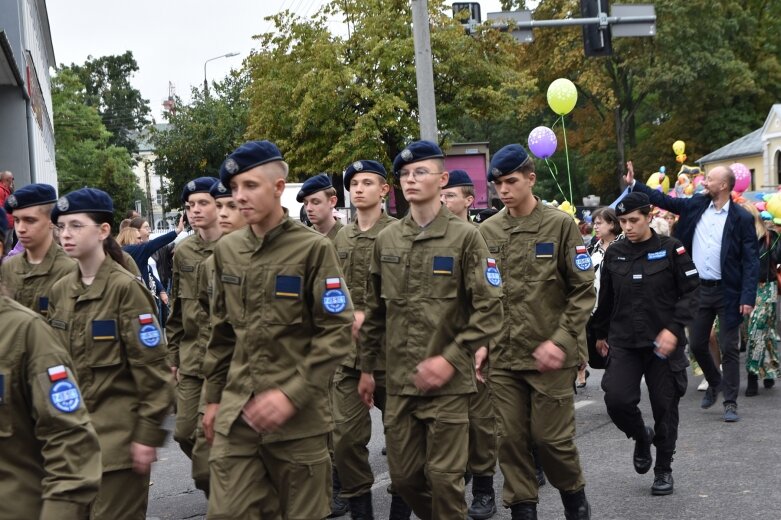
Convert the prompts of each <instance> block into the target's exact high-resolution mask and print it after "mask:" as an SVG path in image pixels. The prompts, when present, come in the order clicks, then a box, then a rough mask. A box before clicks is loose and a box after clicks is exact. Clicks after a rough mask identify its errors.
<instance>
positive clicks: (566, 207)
mask: <svg viewBox="0 0 781 520" xmlns="http://www.w3.org/2000/svg"><path fill="white" fill-rule="evenodd" d="M559 209H560V210H561V211H563V212H564V213H569V214H570V215H572V216H575V206H573V205H572V204H570V203H569V201H568V200H565V201H564V202H562V203H561V204H559Z"/></svg>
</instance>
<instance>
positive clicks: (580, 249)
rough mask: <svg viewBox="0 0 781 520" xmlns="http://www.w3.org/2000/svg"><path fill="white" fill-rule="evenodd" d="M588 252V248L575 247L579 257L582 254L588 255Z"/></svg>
mask: <svg viewBox="0 0 781 520" xmlns="http://www.w3.org/2000/svg"><path fill="white" fill-rule="evenodd" d="M587 251H588V249H586V246H575V253H576V254H578V255H579V254H582V253H586V252H587Z"/></svg>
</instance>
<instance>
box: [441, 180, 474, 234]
mask: <svg viewBox="0 0 781 520" xmlns="http://www.w3.org/2000/svg"><path fill="white" fill-rule="evenodd" d="M448 173H449V175H448V179H447V184H446V185H445V187H444V188H442V195H441V199H442V204H444V205H445V206H446V207H447V209H449V210H450V212H451V213H452V214H453V215H455V216H457V217H458V218H460V219H461V220H465V221H467V222H469V208H471V207H472V204H474V202H475V183H474V182H473V181H472V179H471V178H470V177H469V174H468V173H467V172H466V171H465V170H453V171H450V172H448Z"/></svg>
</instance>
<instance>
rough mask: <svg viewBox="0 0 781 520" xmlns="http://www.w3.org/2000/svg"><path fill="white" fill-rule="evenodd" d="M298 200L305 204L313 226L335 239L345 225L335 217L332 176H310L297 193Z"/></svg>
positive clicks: (334, 193)
mask: <svg viewBox="0 0 781 520" xmlns="http://www.w3.org/2000/svg"><path fill="white" fill-rule="evenodd" d="M296 200H297V201H298V202H302V203H303V204H304V211H305V212H306V217H307V219H308V220H309V222H311V223H312V227H314V228H315V230H316V231H318V232H319V233H322V234H323V235H325V236H327V237H328V238H330V239H331V240H332V241H333V239H334V238H336V234H337V233H338V232H339V230H340V229H341V228H342V227H344V225H343V224H342V221H341V220H339V219H336V218H334V208H335V207H336V189H335V188H334V185H333V183H332V182H331V178H330V177H329V176H328V175H326V174H325V173H321V174H318V175H315V176H314V177H310V178H308V179H307V180H306V181H304V184H303V185H302V186H301V190H300V191H299V192H298V194H297V195H296Z"/></svg>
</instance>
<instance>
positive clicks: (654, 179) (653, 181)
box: [645, 172, 670, 193]
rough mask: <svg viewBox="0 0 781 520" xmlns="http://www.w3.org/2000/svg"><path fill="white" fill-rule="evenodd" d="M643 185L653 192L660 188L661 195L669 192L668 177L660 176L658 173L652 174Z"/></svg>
mask: <svg viewBox="0 0 781 520" xmlns="http://www.w3.org/2000/svg"><path fill="white" fill-rule="evenodd" d="M660 179H661V182H660ZM645 185H646V186H648V187H649V188H651V189H654V190H655V189H656V188H658V187H659V186H661V187H662V193H667V192H668V191H670V177H668V176H667V175H662V174H661V173H660V172H656V173H652V174H651V176H650V177H648V180H647V181H646V183H645Z"/></svg>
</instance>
